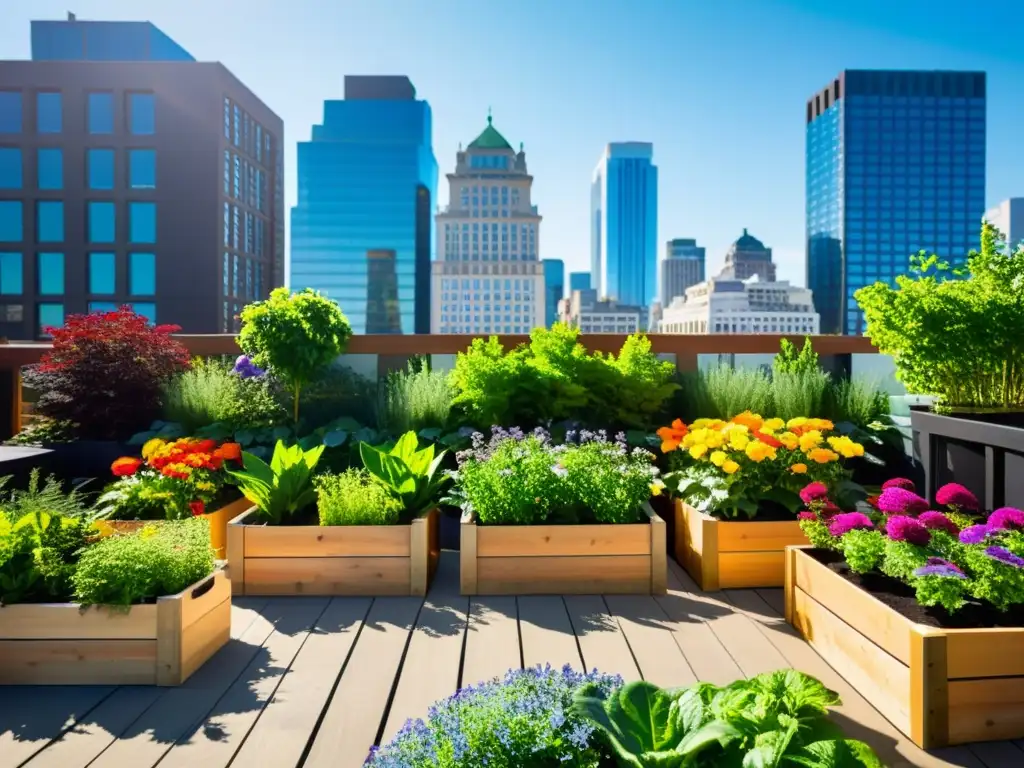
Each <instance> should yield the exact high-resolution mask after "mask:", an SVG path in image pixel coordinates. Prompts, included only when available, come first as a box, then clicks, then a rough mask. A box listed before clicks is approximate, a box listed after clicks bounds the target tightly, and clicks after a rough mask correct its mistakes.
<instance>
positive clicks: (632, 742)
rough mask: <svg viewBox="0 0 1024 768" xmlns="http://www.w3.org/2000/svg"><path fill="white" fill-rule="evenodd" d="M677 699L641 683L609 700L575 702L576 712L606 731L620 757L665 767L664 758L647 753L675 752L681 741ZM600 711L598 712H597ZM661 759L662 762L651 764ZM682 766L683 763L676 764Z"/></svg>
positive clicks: (623, 689)
mask: <svg viewBox="0 0 1024 768" xmlns="http://www.w3.org/2000/svg"><path fill="white" fill-rule="evenodd" d="M673 701H674V699H673V697H672V695H671V694H669V693H668V692H666V691H664V690H662V689H661V688H659V687H658V686H656V685H654V684H653V683H648V682H645V681H637V682H632V683H628V684H626V685H624V686H622V687H621V688H619V689H618V690H616V691H614V692H613V693H612V694H611V696H610V697H609V698H608V699H605V700H599V699H593V698H587V697H584V698H582V700H581V699H580V698H577V699H576V700H575V701H574V704H573V706H574V708H575V710H576V711H577V712H578V713H579V714H580V715H582V716H583V717H586V718H587V719H589V720H591V721H592V722H594V724H595V725H597V726H598V727H599V728H601V729H602V730H603V731H605V733H606V735H608V737H609V740H610V741H611V743H612V748H613V749H614V750H615V752H616V754H617V755H618V756H619V757H620V758H622V759H627V758H629V757H632V758H634V759H638V760H639V761H640V762H639V763H638V764H639V765H642V766H645V765H665V766H669V765H672V764H673V763H671V762H665V761H664V758H663V757H662V756H658V755H656V754H650V755H649V756H648V762H644V760H643V759H642V758H643V756H644V755H645V753H658V752H664V751H669V750H672V749H673V748H674V747H675V745H676V742H677V741H678V740H679V732H678V730H677V724H676V720H675V718H673V717H672V714H673V708H672V704H673ZM598 709H599V710H600V712H598V711H597V710H598ZM654 759H657V760H658V762H656V763H654V762H649V761H651V760H654ZM674 764H675V765H679V764H681V760H679V761H678V762H675V763H674Z"/></svg>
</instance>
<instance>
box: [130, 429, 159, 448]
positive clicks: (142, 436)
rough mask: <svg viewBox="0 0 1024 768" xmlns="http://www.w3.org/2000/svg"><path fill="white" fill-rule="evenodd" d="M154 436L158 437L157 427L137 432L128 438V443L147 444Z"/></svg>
mask: <svg viewBox="0 0 1024 768" xmlns="http://www.w3.org/2000/svg"><path fill="white" fill-rule="evenodd" d="M154 437H156V430H155V429H147V430H146V431H145V432H136V433H135V434H134V435H132V436H131V437H130V438H128V445H145V444H146V443H147V442H149V441H150V440H152V439H153V438H154Z"/></svg>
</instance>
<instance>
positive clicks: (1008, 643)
mask: <svg viewBox="0 0 1024 768" xmlns="http://www.w3.org/2000/svg"><path fill="white" fill-rule="evenodd" d="M872 503H873V507H872V508H869V509H867V510H866V511H857V512H838V511H837V510H836V509H835V506H834V505H831V504H830V503H829V499H828V497H824V496H822V497H818V498H816V499H815V500H814V501H813V502H812V503H811V505H810V506H811V509H810V510H807V511H805V512H803V513H801V526H802V527H803V529H804V531H805V532H806V533H807V537H808V539H809V540H810V542H811V546H810V547H802V548H801V547H791V548H790V549H789V550H788V551H787V563H786V588H785V592H786V618H787V619H788V620H789V622H790V623H791V624H792V625H793V626H794V627H796V629H797V630H799V631H800V633H801V634H802V635H803V636H804V637H805V638H806V639H807V641H808V642H809V643H810V644H811V645H812V646H814V647H815V649H816V650H817V651H818V652H819V653H820V654H821V655H822V657H824V658H825V660H826V661H828V662H829V663H830V664H831V665H832V666H833V667H835V669H836V670H837V671H838V672H839V673H840V674H842V675H843V677H845V678H846V679H847V680H848V681H849V682H850V683H851V685H853V686H854V687H855V688H857V689H858V691H859V692H860V693H861V694H863V695H864V697H865V698H867V699H868V700H869V701H871V702H872V704H873V705H874V706H875V707H876V708H877V709H878V710H879V711H880V712H881V713H882V714H884V715H885V716H886V717H887V718H888V719H889V720H890V721H891V722H892V723H893V725H895V726H896V727H897V728H899V729H900V730H901V731H902V732H903V733H905V734H906V735H907V736H909V737H910V738H911V739H912V740H913V741H914V742H915V743H916V744H917V745H918V746H920V747H922V748H932V747H942V746H946V745H949V744H961V743H966V742H973V741H984V740H990V739H1015V738H1020V737H1022V736H1024V721H1022V720H1021V718H1020V714H1019V713H1020V712H1021V708H1022V707H1024V659H1022V656H1021V653H1020V650H1021V648H1024V626H1022V625H1024V621H1022V619H1024V511H1021V510H1019V509H1013V508H1009V507H1004V508H1000V509H997V510H994V511H992V512H991V513H990V514H988V515H983V514H981V513H980V511H979V510H980V508H981V505H980V504H979V503H978V499H977V497H975V496H974V494H973V493H971V492H970V491H969V490H968V489H967V488H965V487H964V486H961V485H956V484H950V485H946V486H943V487H942V488H940V489H939V490H938V491H937V492H936V494H935V499H934V503H930V502H929V501H928V500H927V499H925V498H923V497H920V496H918V495H917V493H916V492H915V490H914V487H913V484H912V483H911V482H910V481H908V480H902V479H897V480H892V481H889V482H888V483H887V484H886V487H885V488H884V489H883V491H882V493H881V495H880V496H879V497H877V498H875V499H873V500H872Z"/></svg>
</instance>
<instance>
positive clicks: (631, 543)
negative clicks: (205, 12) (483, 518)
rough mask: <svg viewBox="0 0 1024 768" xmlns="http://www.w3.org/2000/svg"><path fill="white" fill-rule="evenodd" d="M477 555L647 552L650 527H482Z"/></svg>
mask: <svg viewBox="0 0 1024 768" xmlns="http://www.w3.org/2000/svg"><path fill="white" fill-rule="evenodd" d="M476 546H477V550H476V551H477V557H537V556H553V555H561V556H570V555H571V556H576V555H646V554H650V551H651V526H650V525H649V524H637V525H615V526H611V525H522V526H513V525H504V526H486V525H483V526H479V527H478V532H477V545H476Z"/></svg>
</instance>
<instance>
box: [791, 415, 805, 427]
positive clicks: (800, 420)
mask: <svg viewBox="0 0 1024 768" xmlns="http://www.w3.org/2000/svg"><path fill="white" fill-rule="evenodd" d="M805 424H807V419H805V418H804V417H803V416H797V417H796V418H793V419H790V420H789V421H787V422H786V426H787V427H789V428H790V429H797V428H799V427H802V426H804V425H805Z"/></svg>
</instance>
